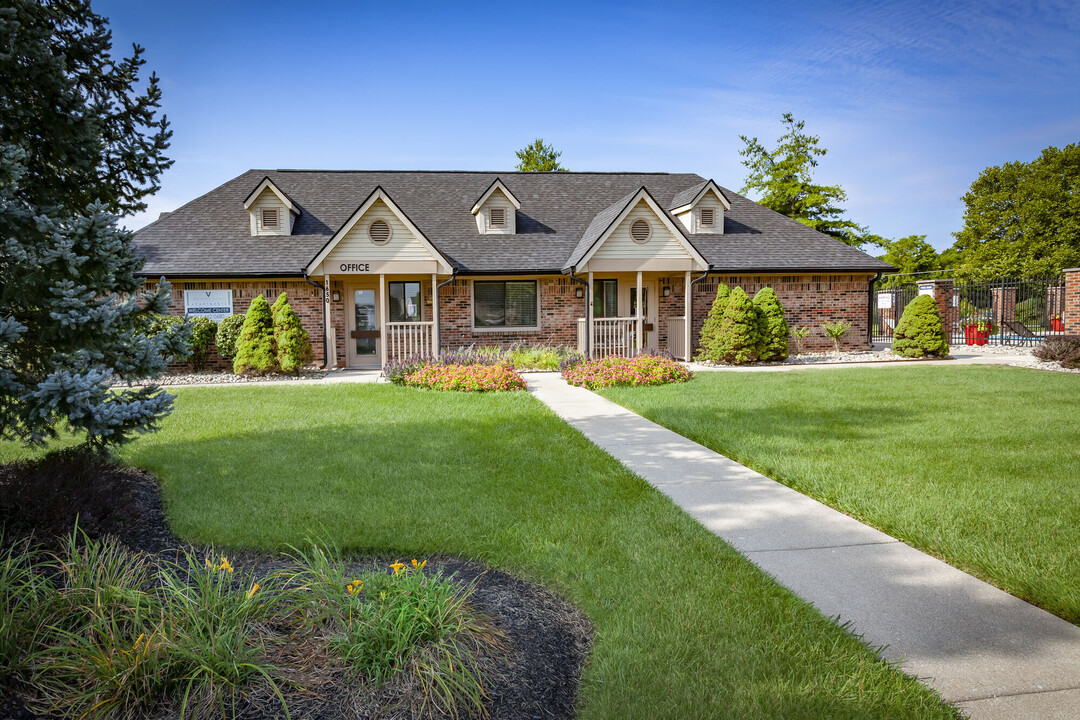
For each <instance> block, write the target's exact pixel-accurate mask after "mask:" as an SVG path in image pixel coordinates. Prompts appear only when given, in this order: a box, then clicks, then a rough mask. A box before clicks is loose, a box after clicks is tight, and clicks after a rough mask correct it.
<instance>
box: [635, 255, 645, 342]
mask: <svg viewBox="0 0 1080 720" xmlns="http://www.w3.org/2000/svg"><path fill="white" fill-rule="evenodd" d="M644 305H645V303H643V302H642V297H641V271H640V270H638V271H637V307H636V308H634V310H635V313H634V317H635V318H636V322H637V333H636V335H637V351H638V354H641V348H642V347H644V345H643V343H642V340H643V338H642V337H641V330H642V322H641V309H642V306H644Z"/></svg>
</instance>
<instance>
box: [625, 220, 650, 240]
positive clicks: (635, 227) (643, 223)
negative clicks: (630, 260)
mask: <svg viewBox="0 0 1080 720" xmlns="http://www.w3.org/2000/svg"><path fill="white" fill-rule="evenodd" d="M651 236H652V227H651V226H650V225H649V221H648V220H643V219H641V218H638V219H637V220H635V221H634V222H632V223H630V238H631V239H632V240H633V241H634V242H636V243H638V244H639V245H640V244H642V243H647V242H649V238H650V237H651Z"/></svg>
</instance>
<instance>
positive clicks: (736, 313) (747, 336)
mask: <svg viewBox="0 0 1080 720" xmlns="http://www.w3.org/2000/svg"><path fill="white" fill-rule="evenodd" d="M760 342H761V331H760V327H759V323H758V316H757V310H756V309H755V308H754V301H753V300H751V299H750V296H749V295H747V294H746V291H745V290H743V289H742V288H741V287H737V288H735V289H734V290H732V291H731V297H729V298H728V302H727V308H726V309H725V310H724V320H723V322H721V323H720V342H719V343H718V346H717V352H718V354H719V356H720V361H721V362H726V363H731V364H733V365H742V364H743V363H748V362H753V361H754V360H757V349H758V344H759V343H760Z"/></svg>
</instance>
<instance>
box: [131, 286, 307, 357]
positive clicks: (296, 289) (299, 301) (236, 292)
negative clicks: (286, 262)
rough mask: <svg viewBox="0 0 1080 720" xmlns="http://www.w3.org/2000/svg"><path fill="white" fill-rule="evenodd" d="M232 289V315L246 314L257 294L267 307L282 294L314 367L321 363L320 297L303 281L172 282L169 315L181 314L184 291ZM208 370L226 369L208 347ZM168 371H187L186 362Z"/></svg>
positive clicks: (215, 353)
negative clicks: (308, 343)
mask: <svg viewBox="0 0 1080 720" xmlns="http://www.w3.org/2000/svg"><path fill="white" fill-rule="evenodd" d="M156 286H157V282H155V281H147V282H146V289H147V290H150V289H152V288H154V287H156ZM229 289H231V290H232V295H233V313H234V314H237V315H240V314H243V313H246V312H247V309H248V307H250V305H251V301H252V300H254V299H255V298H256V297H257V296H258V295H262V296H263V297H265V298H266V301H267V302H268V303H270V304H271V305H273V304H274V301H275V300H277V298H278V295H280V294H281V293H283V292H284V293H285V294H286V296H287V297H288V298H289V304H290V305H292V308H293V310H295V311H296V314H297V315H299V316H300V321H301V322H302V323H303V326H304V329H305V330H307V332H308V335H309V336H310V337H311V347H312V350H313V352H314V358H315V363H316V364H322V358H323V325H322V322H323V319H322V297H321V294H320V291H319V290H318V289H316V288H314V287H312V286H311V285H308V284H307V283H306V282H304V281H303V280H252V281H226V282H210V281H199V282H188V281H183V280H180V281H176V282H174V283H173V284H172V293H171V296H172V301H173V302H172V307H171V308H170V309H169V312H170V313H171V314H173V315H181V316H182V315H183V314H184V291H185V290H229ZM206 365H207V367H208V368H214V369H224V368H226V367H229V363H227V362H226V361H225V359H224V358H222V357H221V356H220V355H218V354H217V352H216V350H215V349H213V348H211V351H210V354H209V356H208V357H207V363H206ZM169 369H170V370H187V369H189V366H188V365H187V364H186V363H170V365H169Z"/></svg>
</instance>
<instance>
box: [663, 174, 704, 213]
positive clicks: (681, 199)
mask: <svg viewBox="0 0 1080 720" xmlns="http://www.w3.org/2000/svg"><path fill="white" fill-rule="evenodd" d="M708 184H709V181H708V180H702V181H701V182H699V183H698V184H697V185H691V186H690V187H688V188H686V189H685V190H680V191H679V192H677V193H675V195H674V197H672V198H671V202H670V203H668V206H667V208H668V210H674V209H675V208H679V207H682V206H683V205H686V204H687V203H689V202H693V200H694V198H696V197H697V194H698V193H699V192H701V189H702V188H703V187H705V186H706V185H708Z"/></svg>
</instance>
